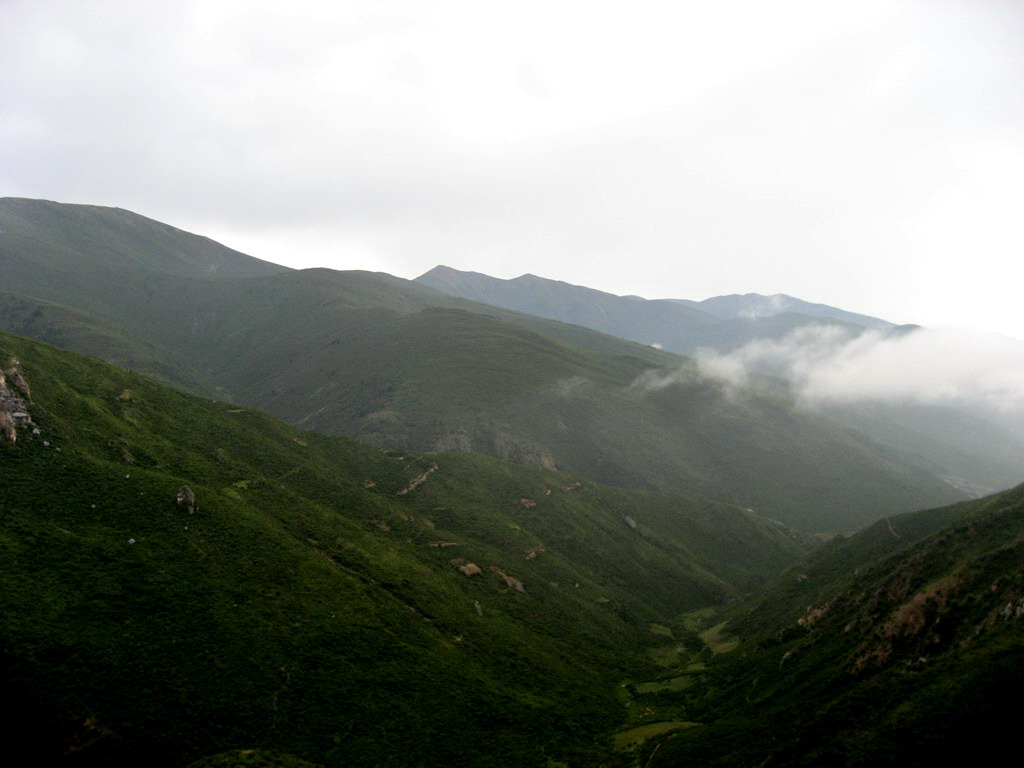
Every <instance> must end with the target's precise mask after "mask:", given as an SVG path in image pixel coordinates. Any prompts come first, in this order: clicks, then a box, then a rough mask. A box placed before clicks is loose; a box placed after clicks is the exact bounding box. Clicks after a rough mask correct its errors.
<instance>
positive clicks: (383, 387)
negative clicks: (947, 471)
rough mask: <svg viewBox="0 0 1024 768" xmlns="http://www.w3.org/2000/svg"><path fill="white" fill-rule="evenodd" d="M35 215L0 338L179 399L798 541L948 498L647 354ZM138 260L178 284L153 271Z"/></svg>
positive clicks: (533, 323) (864, 447) (81, 212)
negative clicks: (99, 363)
mask: <svg viewBox="0 0 1024 768" xmlns="http://www.w3.org/2000/svg"><path fill="white" fill-rule="evenodd" d="M32 202H33V201H19V200H15V201H0V230H2V233H0V282H2V284H3V286H4V289H5V290H6V291H7V293H5V294H0V325H2V327H4V328H6V329H8V330H11V331H14V332H18V333H22V334H25V335H29V336H32V337H35V338H39V339H41V340H44V341H47V342H49V343H53V344H57V345H61V346H66V347H68V348H72V349H75V350H76V351H81V352H85V353H88V354H92V355H96V356H99V357H102V358H104V359H107V360H110V361H112V362H115V363H117V364H119V365H122V366H125V367H129V368H132V369H134V370H137V371H140V372H142V373H145V374H147V375H151V376H154V377H155V378H158V379H159V380H161V381H163V382H165V383H170V384H173V385H175V386H178V387H181V388H184V389H186V390H188V391H191V392H193V393H197V394H202V395H204V396H207V397H214V398H216V399H218V400H225V401H230V402H235V403H239V404H244V405H248V406H253V407H259V408H263V409H266V410H267V411H269V412H270V413H272V414H274V415H276V416H278V417H280V418H283V419H285V420H287V421H289V422H291V423H293V424H296V425H298V426H302V427H304V428H310V429H314V430H317V431H320V432H325V433H329V434H341V435H349V436H353V437H357V438H359V439H361V440H363V441H365V442H368V443H370V444H373V445H376V446H378V447H389V448H399V449H404V450H419V451H447V452H456V451H457V452H467V451H472V452H477V453H484V454H488V455H492V456H495V457H498V458H501V459H506V460H512V461H516V462H520V463H527V464H536V465H540V466H547V467H557V468H559V469H563V470H566V471H570V472H574V473H577V474H581V475H585V476H587V477H590V478H592V479H594V480H597V481H599V482H604V483H610V484H614V485H618V486H621V487H627V488H647V489H651V490H658V491H664V492H681V493H686V494H690V495H697V496H703V497H707V498H716V499H720V500H722V501H724V502H728V503H733V504H737V505H739V506H742V507H748V508H751V509H754V510H756V511H757V512H758V513H762V514H765V515H768V516H770V517H773V518H775V519H778V520H781V521H783V522H786V523H788V524H791V525H795V526H798V527H801V528H802V529H804V530H807V531H832V532H835V531H843V530H851V529H854V528H857V527H860V526H862V525H864V524H866V523H868V522H871V521H872V520H874V519H877V518H878V516H880V515H883V514H886V513H892V512H896V511H902V510H910V509H915V508H918V507H921V506H928V505H934V504H941V503H945V502H948V501H951V500H954V499H956V498H960V497H961V496H960V493H959V492H958V491H957V490H955V489H954V488H953V487H952V486H951V485H949V484H947V483H945V482H943V481H942V480H940V479H939V478H937V477H936V476H935V475H934V473H933V472H932V471H931V470H930V469H929V468H926V467H924V466H922V465H921V464H920V463H918V464H915V463H913V462H908V461H906V460H904V459H903V458H901V457H900V456H898V455H896V454H895V453H893V452H892V451H889V450H887V449H884V448H882V447H880V446H878V445H876V444H874V443H872V442H871V441H869V440H867V439H865V438H864V437H863V436H862V435H860V434H859V433H856V432H854V431H852V430H850V429H848V428H844V427H840V426H839V425H837V424H836V423H834V422H831V421H829V420H827V419H824V418H821V417H820V416H815V415H813V414H810V413H806V412H803V411H800V410H798V409H795V408H793V407H792V406H791V405H789V404H787V403H786V402H785V401H782V400H779V399H776V398H773V397H770V396H766V395H764V394H759V393H756V392H754V391H741V392H736V391H734V390H732V389H727V388H725V387H723V386H722V385H721V384H720V383H716V382H715V381H711V380H708V379H705V378H702V377H701V376H699V375H698V374H697V373H696V370H695V368H694V366H693V364H692V362H691V361H688V360H686V359H683V358H679V357H677V356H675V355H672V354H670V353H668V352H665V351H662V350H657V349H653V348H651V347H649V346H645V345H640V344H636V343H632V342H628V341H624V340H621V339H617V338H614V337H612V336H607V335H604V334H601V333H597V332H594V331H592V330H588V329H585V328H582V327H580V326H574V325H567V324H564V323H560V322H556V321H552V320H545V319H541V318H537V317H533V316H530V315H524V314H521V313H518V312H513V311H510V310H503V309H499V308H495V307H490V306H488V305H483V304H478V303H475V302H470V301H467V300H464V299H458V298H454V297H450V296H445V295H443V294H441V293H438V292H437V291H435V290H433V289H430V288H427V287H424V286H421V285H419V284H417V283H414V282H410V281H406V280H400V279H398V278H394V277H391V276H389V275H382V274H373V273H368V272H337V271H333V270H326V269H311V270H294V271H291V270H278V271H276V272H275V271H273V270H272V269H270V268H268V267H266V266H265V265H264V264H263V263H262V262H257V261H255V260H252V262H249V261H246V260H245V259H246V257H241V256H240V255H235V256H233V257H232V258H233V259H234V261H233V262H232V263H233V264H234V266H233V267H232V268H233V269H235V270H236V271H246V270H249V271H248V272H246V274H245V275H244V276H236V277H230V276H224V275H223V274H222V272H223V270H218V273H221V274H219V276H218V277H215V278H211V277H209V276H208V274H207V270H206V269H205V267H204V266H203V264H204V263H206V262H204V259H207V258H208V251H209V248H210V247H211V246H210V245H209V243H208V241H206V240H204V239H202V238H196V237H195V236H192V235H187V234H186V233H182V232H180V231H179V230H175V229H173V228H169V227H167V228H162V227H154V226H153V225H151V223H150V222H149V220H146V219H143V220H142V221H140V222H134V220H133V219H131V214H126V213H124V212H120V213H117V214H116V217H115V218H116V220H118V221H120V220H121V219H127V220H128V221H129V223H130V226H128V232H129V234H126V235H125V236H124V237H123V238H122V239H121V240H117V239H116V238H114V237H113V235H111V234H110V233H109V230H110V229H111V227H112V226H113V225H112V224H111V223H110V222H111V216H113V215H114V214H109V213H105V212H103V209H100V213H96V214H95V218H93V214H94V213H95V211H94V210H93V209H91V208H88V207H86V208H85V209H79V208H77V207H73V210H72V213H73V214H74V217H73V218H74V221H75V222H77V223H76V225H75V226H70V225H67V224H66V223H65V219H66V218H67V217H66V216H65V215H64V213H63V211H62V209H61V208H60V206H57V208H56V211H58V212H61V215H60V216H57V221H56V223H55V224H54V225H53V226H49V225H48V224H47V223H46V222H47V217H48V216H50V215H51V214H54V211H55V209H54V206H56V205H57V204H53V203H43V204H41V205H40V206H39V208H38V210H36V209H35V206H33V205H32ZM26 208H27V209H33V210H34V213H33V216H34V218H33V216H30V215H29V214H28V213H26ZM10 211H14V213H15V214H17V215H16V216H12V215H10ZM9 219H10V220H13V223H12V221H9ZM26 221H32V222H34V223H33V224H32V226H28V225H26V224H24V222H26ZM19 227H20V229H19ZM150 231H153V232H154V233H155V234H153V238H154V242H153V245H152V247H151V248H147V246H146V244H145V242H144V239H143V241H142V242H139V243H138V248H139V249H140V251H143V252H142V253H140V255H137V256H134V255H132V252H131V249H130V248H127V246H126V247H125V249H124V252H123V253H120V255H119V256H118V257H117V258H112V257H111V255H110V249H109V248H108V246H107V243H108V242H110V241H112V240H113V241H116V242H128V241H130V240H131V237H134V236H135V235H136V234H137V233H140V232H150ZM10 232H14V233H15V234H16V236H8V233H10ZM33 232H35V233H37V234H33ZM129 235H131V237H129ZM193 248H195V249H198V251H193V250H191V249H193ZM55 251H56V252H59V254H60V258H56V257H54V255H53V254H54V252H55ZM153 253H156V254H178V256H176V257H174V259H172V260H173V261H174V264H175V266H174V267H173V268H168V269H160V268H155V267H152V266H151V265H150V262H151V261H153V260H154V257H153V255H152V254H153ZM230 253H232V254H233V253H234V252H230ZM168 258H170V257H168ZM225 259H227V256H225ZM156 260H157V261H160V259H156ZM182 264H186V265H191V267H190V269H191V271H189V269H185V268H184V267H182V266H181V265H182ZM37 267H38V269H37ZM676 311H682V312H689V310H687V309H685V308H682V309H679V308H678V307H676Z"/></svg>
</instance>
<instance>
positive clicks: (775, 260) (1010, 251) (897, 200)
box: [0, 0, 1024, 338]
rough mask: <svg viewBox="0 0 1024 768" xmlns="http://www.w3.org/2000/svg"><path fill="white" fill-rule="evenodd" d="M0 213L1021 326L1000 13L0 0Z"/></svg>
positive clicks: (242, 243)
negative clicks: (50, 205) (15, 205)
mask: <svg viewBox="0 0 1024 768" xmlns="http://www.w3.org/2000/svg"><path fill="white" fill-rule="evenodd" d="M0 195H4V196H7V195H12V196H22V197H38V198H45V199H50V200H58V201H61V202H69V203H90V204H97V205H111V206H118V207H121V208H127V209H129V210H132V211H135V212H137V213H141V214H143V215H146V216H150V217H152V218H156V219H159V220H161V221H165V222H167V223H169V224H172V225H174V226H177V227H180V228H182V229H186V230H189V231H193V232H197V233H199V234H203V235H207V236H209V237H212V238H214V239H215V240H219V241H220V242H223V243H224V244H226V245H229V246H231V247H233V248H236V249H238V250H241V251H244V252H246V253H249V254H251V255H253V256H257V257H259V258H263V259H267V260H270V261H274V262H278V263H282V264H288V265H290V266H295V267H310V266H326V267H332V268H336V269H369V270H379V271H384V272H389V273H391V274H394V275H398V276H401V277H410V278H411V277H415V276H416V275H418V274H421V273H423V272H425V271H427V270H429V269H430V268H432V267H433V266H435V265H436V264H447V265H449V266H452V267H455V268H458V269H468V270H475V271H479V272H485V273H488V274H491V275H494V276H497V277H505V278H509V277H515V276H518V275H520V274H523V273H526V272H531V273H534V274H538V275H541V276H544V277H550V278H554V279H559V280H565V281H568V282H571V283H577V284H583V285H588V286H590V287H594V288H598V289H601V290H605V291H609V292H612V293H616V294H635V295H640V296H645V297H647V298H665V297H672V298H690V299H702V298H706V297H708V296H713V295H720V294H727V293H746V292H757V293H763V294H774V293H786V294H790V295H793V296H797V297H799V298H802V299H805V300H808V301H815V302H823V303H826V304H831V305H834V306H839V307H842V308H844V309H848V310H851V311H856V312H861V313H865V314H871V315H876V316H880V317H883V318H886V319H888V320H891V321H893V322H897V323H919V324H923V325H927V326H931V327H949V326H964V327H968V328H977V329H982V330H987V331H996V332H1002V333H1006V334H1008V335H1010V336H1013V337H1016V338H1024V311H1022V310H1021V305H1020V300H1019V295H1020V292H1021V285H1022V281H1021V277H1022V272H1024V267H1022V266H1021V256H1022V255H1024V3H1022V2H1018V1H1017V0H958V1H954V0H923V1H922V2H905V1H900V0H889V1H886V2H881V1H878V0H858V2H850V1H849V0H846V1H845V2H830V1H829V0H806V1H802V2H794V1H792V0H776V1H775V2H771V3H765V2H763V1H756V0H754V1H748V0H743V1H738V0H721V1H719V2H713V3H710V2H687V1H686V0H678V1H677V2H645V1H644V0H639V1H638V0H634V1H633V2H630V3H628V4H627V3H625V2H601V1H600V0H591V1H590V2H560V1H559V0H545V2H532V1H531V0H516V2H486V1H481V0H476V1H475V2H447V1H439V2H432V1H431V0H421V1H418V2H417V1H414V0H366V1H364V0H352V1H348V0H336V1H335V2H312V1H310V0H290V2H288V3H281V2H263V1H262V0H246V2H242V1H241V0H201V2H184V1H176V0H165V1H163V2H159V3H140V2H138V1H137V0H131V1H124V0H89V1H88V2H86V1H85V0H78V1H71V0H0Z"/></svg>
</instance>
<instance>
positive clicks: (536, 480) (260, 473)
mask: <svg viewBox="0 0 1024 768" xmlns="http://www.w3.org/2000/svg"><path fill="white" fill-rule="evenodd" d="M11 356H14V357H17V358H18V359H19V360H20V363H21V368H22V370H23V371H24V374H25V376H26V377H27V379H28V380H29V381H30V382H31V386H32V395H33V399H32V402H31V405H30V410H31V415H32V418H33V420H34V422H35V428H36V429H38V430H39V433H38V434H34V433H33V432H32V430H31V429H30V428H29V427H22V428H20V430H19V439H18V441H17V443H15V444H10V443H7V442H0V473H2V478H3V482H2V483H0V522H2V526H0V586H2V589H0V617H2V619H0V642H2V652H3V657H2V659H3V679H4V684H5V686H6V690H8V691H9V692H12V695H13V696H14V697H15V698H16V699H17V700H18V707H17V709H18V710H19V712H20V713H22V720H20V721H16V723H14V724H12V725H14V726H15V727H14V728H13V732H12V733H11V734H10V740H9V741H10V743H12V744H18V745H20V747H19V748H23V749H26V750H28V752H29V753H30V754H33V755H37V756H38V758H39V761H40V762H41V763H42V762H47V761H51V760H52V761H55V762H59V761H60V760H61V758H60V756H61V755H62V754H64V753H65V751H66V750H70V751H69V752H68V754H67V755H66V756H65V758H63V759H64V760H66V762H67V763H68V764H69V765H73V764H78V765H92V764H97V765H99V764H108V763H113V764H124V765H129V764H140V763H144V764H148V765H169V766H170V765H180V764H183V763H185V762H188V761H190V760H195V759H198V758H200V757H202V756H204V755H212V754H217V753H219V752H222V751H223V750H225V749H270V750H279V751H282V752H284V753H287V754H290V755H295V756H298V757H300V758H303V759H308V760H313V761H316V762H320V763H324V764H326V765H390V764H394V765H449V764H454V763H458V764H463V765H480V766H491V765H493V766H511V765H536V764H543V763H544V760H545V758H544V754H545V753H546V754H548V755H551V756H553V757H558V756H560V755H561V756H565V755H570V754H576V755H578V756H582V755H590V756H593V755H594V754H595V752H594V750H595V749H596V747H595V745H596V744H598V743H599V742H600V739H599V736H600V734H601V733H603V732H607V731H610V730H612V729H613V728H614V727H615V726H616V724H617V723H618V722H619V720H620V718H621V710H620V706H619V704H618V702H617V700H616V699H615V697H614V689H615V687H616V685H617V683H618V682H619V681H620V680H621V679H622V678H623V677H626V676H628V675H636V674H645V673H646V670H647V669H648V666H649V662H648V661H647V660H646V657H645V656H644V652H643V647H644V645H645V644H646V643H649V642H650V633H649V632H648V626H649V625H650V623H651V622H653V621H656V620H658V619H659V618H661V617H662V616H664V615H666V614H672V613H676V612H679V611H682V610H687V609H690V608H694V607H698V606H701V605H704V604H706V603H708V602H721V601H723V600H726V599H728V598H731V597H733V596H735V595H737V594H738V593H739V591H741V590H745V589H749V588H751V587H753V586H754V585H756V584H757V583H759V582H760V581H762V580H763V578H764V577H765V576H766V575H768V574H770V573H771V572H772V571H774V570H776V569H778V568H779V567H782V566H783V565H785V564H786V563H787V562H790V561H791V560H792V559H793V558H794V557H795V556H796V555H797V554H799V553H800V552H802V551H805V550H806V548H807V547H808V542H807V541H805V540H804V538H803V537H800V536H798V535H796V534H793V533H792V532H790V531H788V530H786V529H784V528H783V527H781V526H779V525H777V524H773V523H770V522H768V521H765V520H762V519H759V518H756V517H755V516H753V515H750V514H749V513H746V512H744V511H743V510H739V509H736V508H734V507H728V506H726V505H721V504H714V503H709V502H698V501H694V500H691V499H688V498H685V497H671V496H660V495H654V494H645V493H638V492H628V491H624V490H619V489H613V488H607V487H601V486H596V485H593V484H590V483H588V482H584V481H581V480H579V479H577V478H575V477H571V476H567V475H563V474H560V473H557V472H554V471H551V470H545V469H541V468H539V467H531V466H513V465H508V464H502V463H499V462H497V461H495V460H493V459H489V458H486V457H482V456H473V455H429V456H422V455H417V454H411V453H405V452H393V453H390V454H385V453H382V452H379V451H377V450H374V449H372V448H369V447H366V446H362V445H359V444H357V443H355V442H352V441H349V440H345V439H341V438H331V437H326V436H323V435H318V434H314V433H308V432H301V431H299V430H297V429H294V428H292V427H289V426H287V425H285V424H283V423H281V422H277V421H275V420H273V419H271V418H269V417H267V416H265V415H264V414H262V413H260V412H258V411H254V410H250V409H246V408H239V407H236V406H233V405H230V404H226V403H220V402H214V401H209V400H200V399H198V398H195V397H192V396H189V395H185V394H182V393H178V392H175V391H173V390H170V389H166V388H163V387H160V386H158V385H155V384H153V383H151V382H149V381H147V380H146V379H144V378H142V377H140V376H137V375H135V374H131V373H128V372H125V371H122V370H119V369H115V368H113V367H111V366H108V365H106V364H103V363H100V362H99V361H96V360H91V359H88V358H83V357H78V356H74V355H71V354H69V353H66V352H62V351H59V350H55V349H53V348H49V347H46V346H44V345H41V344H38V343H36V342H30V341H28V340H25V339H19V338H17V337H13V336H10V335H7V334H0V363H3V364H4V365H6V364H7V363H6V361H7V360H8V359H9V357H11ZM183 485H187V486H188V487H189V488H190V489H191V490H192V491H193V492H194V495H195V498H196V504H197V505H198V509H197V510H196V511H195V512H194V513H190V512H189V511H188V510H187V508H186V505H185V504H179V503H178V502H177V501H176V495H177V494H178V492H179V489H180V488H181V487H182V486H183ZM627 518H628V519H627ZM470 562H471V563H474V564H477V565H478V566H479V567H480V569H481V573H480V574H478V575H475V576H467V575H464V574H463V573H461V572H460V571H459V570H458V566H459V565H465V564H467V563H470ZM517 582H518V583H521V584H523V585H525V586H524V591H520V590H518V589H517V588H516V587H515V585H516V583H517ZM74 745H78V748H77V749H72V747H73V746H74ZM579 759H580V760H583V758H582V757H580V758H579ZM588 759H589V758H588ZM584 762H586V761H584Z"/></svg>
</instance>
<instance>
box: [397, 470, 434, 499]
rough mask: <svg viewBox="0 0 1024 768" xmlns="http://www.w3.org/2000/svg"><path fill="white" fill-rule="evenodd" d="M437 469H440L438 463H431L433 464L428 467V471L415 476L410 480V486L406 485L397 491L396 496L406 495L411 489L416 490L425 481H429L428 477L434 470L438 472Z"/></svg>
mask: <svg viewBox="0 0 1024 768" xmlns="http://www.w3.org/2000/svg"><path fill="white" fill-rule="evenodd" d="M437 470H438V466H437V464H436V463H431V465H430V466H429V467H427V471H426V472H424V473H422V474H420V475H417V476H416V477H414V478H413V479H412V480H411V481H409V485H408V486H406V487H405V488H403V489H402V490H400V491H398V492H396V494H395V495H396V496H405V494H407V493H409V491H414V490H416V489H417V488H419V487H420V486H421V485H423V483H425V482H426V481H427V478H428V477H430V476H431V475H432V474H433V473H434V472H437Z"/></svg>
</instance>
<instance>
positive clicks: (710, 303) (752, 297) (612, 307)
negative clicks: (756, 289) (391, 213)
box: [417, 266, 1024, 496]
mask: <svg viewBox="0 0 1024 768" xmlns="http://www.w3.org/2000/svg"><path fill="white" fill-rule="evenodd" d="M417 282H421V283H423V284H425V285H430V286H431V287H433V288H436V289H437V290H440V291H442V292H444V293H446V294H450V295H453V296H461V297H463V298H467V299H473V300H476V301H484V302H487V303H491V304H495V305H497V306H501V307H506V308H509V309H516V310H520V311H523V312H530V313H533V314H536V315H539V316H541V317H548V318H554V319H558V320H563V321H566V322H572V323H578V324H580V325H583V326H586V327H588V328H593V329H596V330H600V331H603V332H605V333H611V334H614V335H617V336H620V337H622V338H625V339H631V340H633V341H638V342H643V343H648V344H652V343H657V344H658V345H659V346H662V347H664V348H665V349H666V350H670V351H674V352H678V353H681V354H693V353H694V352H696V351H698V350H701V349H703V350H705V351H710V352H714V353H718V354H725V353H728V352H730V351H733V350H736V349H737V348H738V347H741V346H743V345H744V344H747V343H750V342H759V343H761V344H765V343H768V344H769V345H770V343H771V342H773V341H780V342H781V350H783V351H782V352H781V354H782V359H783V360H785V361H787V362H788V361H789V360H790V358H789V355H792V354H793V353H792V352H786V351H785V350H786V349H787V337H788V336H789V334H792V333H793V332H794V331H798V330H799V329H800V328H806V327H810V326H815V325H821V324H828V325H831V326H834V327H836V328H840V329H843V330H844V331H845V332H846V333H847V334H849V336H850V337H851V338H852V337H854V336H856V335H858V334H860V333H862V332H864V331H865V330H874V331H876V332H880V333H883V334H905V333H909V332H912V331H913V330H914V329H915V328H916V326H894V325H893V324H892V323H889V322H887V321H885V320H880V319H879V318H874V317H869V316H867V315H861V314H857V313H854V312H848V311H846V310H842V309H837V308H835V307H829V306H827V305H824V304H812V303H810V302H806V301H802V300H800V299H795V298H793V297H791V296H786V295H785V294H777V295H775V296H763V295H760V294H754V293H750V294H743V295H739V294H733V295H729V296H716V297H713V298H710V299H705V300H704V301H700V302H696V301H688V300H682V299H679V300H676V299H673V300H657V301H648V300H645V299H641V298H639V297H635V296H614V295H612V294H609V293H603V292H601V291H595V290H593V289H590V288H585V287H583V286H578V285H570V284H568V283H563V282H560V281H556V280H547V279H544V278H540V277H536V276H534V275H523V276H522V277H518V278H515V279H514V280H500V279H497V278H493V277H489V276H487V275H482V274H479V273H475V272H461V271H459V270H455V269H451V268H450V267H444V266H439V267H435V268H434V269H432V270H430V271H429V272H427V273H426V274H424V275H422V276H420V277H419V278H417ZM846 341H847V339H846V338H845V337H844V338H843V339H842V340H841V341H837V342H836V343H846ZM755 357H758V356H756V355H755ZM768 359H774V358H772V356H768ZM760 365H761V366H762V368H761V369H760V370H756V371H753V372H752V373H753V375H752V376H751V383H752V384H754V385H755V386H758V387H759V388H762V389H763V390H765V391H768V392H771V393H774V394H779V395H783V394H785V393H786V391H787V385H786V384H785V383H784V382H781V381H780V380H779V379H778V378H772V377H773V376H774V377H778V376H780V375H784V370H785V369H784V368H783V371H782V372H780V371H778V370H774V369H771V368H769V367H768V366H767V364H766V362H765V361H764V360H761V361H760ZM758 374H769V376H760V375H758ZM818 410H819V412H820V413H822V414H824V415H825V416H827V417H829V418H831V419H834V420H837V421H839V422H841V423H843V424H845V425H847V426H848V427H851V428H852V429H855V430H857V431H859V432H861V433H863V434H865V435H867V436H868V437H870V438H871V439H872V440H874V441H876V442H879V443H881V444H882V445H885V446H887V447H889V448H891V449H893V450H895V451H897V452H899V454H900V455H902V456H903V457H904V458H905V459H909V460H911V461H914V462H917V463H919V464H920V465H923V466H926V467H928V468H930V469H931V470H932V471H933V472H935V473H936V474H938V475H941V476H943V477H945V478H947V479H948V480H949V482H951V483H953V484H954V485H956V486H957V487H958V488H961V489H962V490H964V491H965V492H967V493H969V494H971V495H975V496H982V495H985V494H988V493H992V492H994V491H996V490H999V489H1003V488H1007V487H1010V486H1012V485H1015V484H1016V483H1018V482H1019V481H1020V479H1021V477H1022V476H1024V430H1022V429H1021V428H1020V427H1019V426H1017V428H1016V429H1012V428H1008V427H1009V426H1010V424H1009V417H1008V415H1007V414H1005V413H996V414H993V413H991V412H990V411H989V410H986V409H984V408H981V407H973V406H970V405H957V406H955V407H952V406H942V405H931V404H916V403H899V404H887V403H880V402H858V401H853V402H849V403H845V404H842V405H832V404H822V405H819V406H818Z"/></svg>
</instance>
